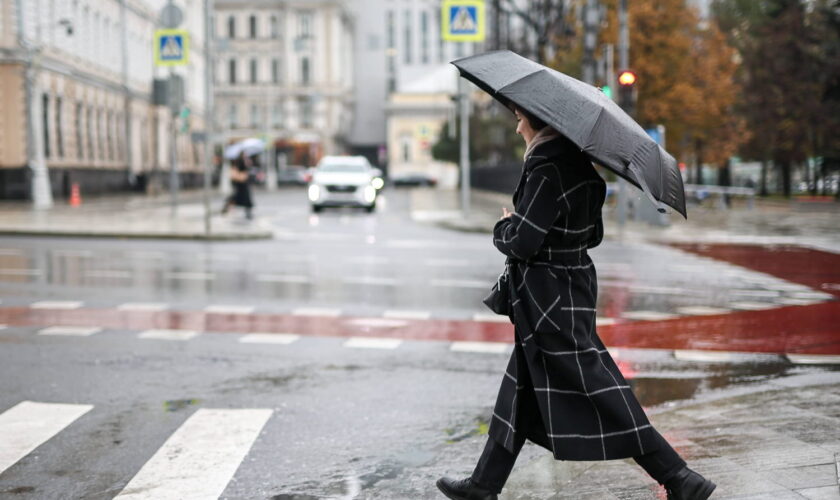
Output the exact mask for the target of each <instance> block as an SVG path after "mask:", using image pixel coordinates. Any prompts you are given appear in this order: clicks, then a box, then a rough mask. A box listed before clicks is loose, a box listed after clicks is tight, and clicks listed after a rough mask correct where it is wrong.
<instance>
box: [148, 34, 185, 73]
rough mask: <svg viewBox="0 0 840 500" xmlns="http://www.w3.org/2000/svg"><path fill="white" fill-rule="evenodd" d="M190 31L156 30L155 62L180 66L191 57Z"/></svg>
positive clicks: (159, 64) (162, 64) (160, 64)
mask: <svg viewBox="0 0 840 500" xmlns="http://www.w3.org/2000/svg"><path fill="white" fill-rule="evenodd" d="M189 41H190V38H189V33H188V32H187V31H186V30H157V31H155V64H157V65H158V66H179V65H182V64H187V60H188V58H189Z"/></svg>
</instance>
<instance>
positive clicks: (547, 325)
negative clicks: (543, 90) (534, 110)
mask: <svg viewBox="0 0 840 500" xmlns="http://www.w3.org/2000/svg"><path fill="white" fill-rule="evenodd" d="M514 110H515V114H516V119H517V122H518V125H517V128H516V132H517V133H518V134H520V135H521V136H522V138H523V139H524V140H525V143H526V145H527V149H526V152H525V164H524V167H523V171H522V176H521V178H520V180H519V185H518V186H517V188H516V191H515V192H514V195H513V205H514V211H513V212H508V211H507V209H506V208H505V209H503V216H502V218H501V219H500V220H499V221H498V222H497V223H496V226H495V229H494V234H493V244H494V245H495V247H496V248H497V249H498V250H499V251H500V252H502V253H503V254H504V255H506V256H507V264H506V267H507V271H506V274H507V281H508V282H509V283H506V282H505V281H504V280H500V286H499V287H498V288H497V289H494V291H495V292H496V294H497V296H496V297H495V299H490V298H488V301H490V302H494V303H495V304H497V307H496V308H497V309H502V310H503V311H499V310H497V311H496V312H504V313H507V314H509V315H510V316H511V319H512V321H513V324H514V330H515V345H514V351H513V354H512V355H511V359H510V361H509V363H508V367H507V370H506V373H505V375H504V377H503V379H502V384H501V387H500V388H499V394H498V397H497V400H496V406H495V409H494V411H493V416H492V419H491V422H490V431H489V434H490V435H489V438H488V440H487V444H486V445H485V448H484V451H483V453H482V454H481V457H480V458H479V459H478V464H477V465H476V467H475V470H474V472H473V474H472V476H470V477H468V478H466V479H462V480H453V479H449V478H441V479H440V480H438V482H437V486H438V488H439V489H440V490H441V491H442V492H443V493H444V494H445V495H446V496H447V497H449V498H451V499H459V500H466V499H469V500H494V499H496V498H497V494H498V493H499V492H501V490H502V488H503V487H504V485H505V482H506V481H507V478H508V476H509V475H510V472H511V470H512V469H513V465H514V462H515V461H516V457H517V455H518V453H519V451H520V450H521V448H522V446H523V444H524V443H525V441H526V440H530V441H532V442H533V443H535V444H538V445H540V446H542V447H543V448H546V449H547V450H549V451H551V452H552V453H553V455H554V458H555V459H557V460H612V459H619V458H627V457H633V458H634V460H635V461H636V462H637V463H638V464H639V465H641V466H642V468H644V470H645V471H646V472H647V473H648V474H650V476H651V477H653V478H654V479H655V480H656V481H657V482H659V483H660V484H662V485H664V486H665V489H666V490H667V492H668V499H669V500H671V499H673V500H689V499H690V500H704V499H706V498H708V497H709V495H711V493H712V491H713V490H714V489H715V485H714V483H712V482H711V481H709V480H707V479H705V478H704V477H702V476H701V475H699V474H698V473H696V472H694V471H692V470H691V469H689V468H688V467H686V463H685V461H683V459H682V458H680V456H679V455H678V454H677V452H676V451H674V449H673V448H672V447H671V446H670V445H669V444H668V443H667V442H666V441H665V439H664V438H663V437H662V436H661V435H660V434H659V433H658V432H657V431H656V430H655V429H654V428H653V427H652V426H651V424H650V422H649V421H648V419H647V417H646V415H645V413H644V411H643V410H642V407H641V405H640V404H639V402H638V401H637V399H636V397H635V395H634V394H633V392H632V391H631V389H630V386H629V385H628V384H627V382H626V381H625V380H624V377H623V376H622V375H621V372H620V371H619V370H618V367H617V366H616V364H615V362H614V361H613V359H612V358H611V357H610V355H609V353H608V352H607V350H606V348H605V347H604V345H603V343H602V342H601V340H600V339H599V338H598V335H597V334H596V332H595V303H596V297H597V292H598V285H597V277H596V274H595V268H594V266H593V264H592V260H591V259H590V258H589V255H588V254H587V249H589V248H592V247H595V246H597V245H598V244H599V243H600V242H601V239H602V237H603V223H602V220H601V206H602V205H603V203H604V198H605V193H606V185H605V183H604V181H603V179H601V177H600V176H599V175H598V173H597V172H596V171H595V169H594V168H593V166H592V163H591V162H590V161H589V159H588V157H587V156H586V155H585V154H584V153H583V152H582V151H581V150H580V148H579V147H577V146H576V145H575V144H573V143H572V142H571V141H570V140H569V139H567V138H566V137H565V136H563V135H561V134H560V133H559V132H557V131H556V130H555V129H553V128H552V127H550V126H547V125H546V124H545V123H544V122H543V121H541V120H540V119H539V118H537V117H535V116H533V115H532V114H530V113H529V112H527V111H526V110H524V109H521V108H519V107H516V106H514Z"/></svg>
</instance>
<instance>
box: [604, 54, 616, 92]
mask: <svg viewBox="0 0 840 500" xmlns="http://www.w3.org/2000/svg"><path fill="white" fill-rule="evenodd" d="M604 51H605V52H606V57H605V59H606V61H607V74H606V79H607V85H609V86H610V91H611V94H612V100H613V101H615V100H616V97H617V96H618V88H616V85H615V84H616V81H615V45H613V44H611V43H610V44H608V45H607V46H606V47H604Z"/></svg>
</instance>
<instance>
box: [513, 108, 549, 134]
mask: <svg viewBox="0 0 840 500" xmlns="http://www.w3.org/2000/svg"><path fill="white" fill-rule="evenodd" d="M511 107H512V108H513V109H514V110H515V111H519V114H520V115H522V116H524V117H525V119H527V120H528V124H529V125H531V128H532V129H534V130H535V131H537V132H539V131H540V130H542V129H544V128H545V127H547V126H548V124H547V123H546V122H544V121H542V120H540V119H539V118H537V117H536V116H534V115H533V114H531V113H530V112H528V111H526V110H524V109H522V108H521V107H520V106H517V105H516V104H514V105H513V106H511Z"/></svg>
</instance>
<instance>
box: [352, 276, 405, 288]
mask: <svg viewBox="0 0 840 500" xmlns="http://www.w3.org/2000/svg"><path fill="white" fill-rule="evenodd" d="M342 281H343V282H345V283H350V284H354V285H381V286H396V285H397V280H395V279H394V278H382V277H377V276H357V277H353V276H350V277H346V278H342Z"/></svg>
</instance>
